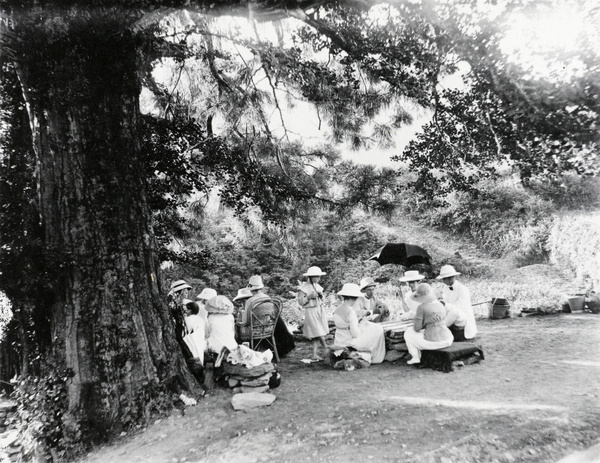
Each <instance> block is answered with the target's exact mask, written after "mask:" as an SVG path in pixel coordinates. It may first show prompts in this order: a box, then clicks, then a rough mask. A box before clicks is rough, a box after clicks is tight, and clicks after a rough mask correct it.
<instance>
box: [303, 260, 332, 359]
mask: <svg viewBox="0 0 600 463" xmlns="http://www.w3.org/2000/svg"><path fill="white" fill-rule="evenodd" d="M323 275H326V273H325V272H322V271H321V269H320V268H319V267H310V268H309V269H308V271H307V272H306V273H305V274H303V276H305V277H308V281H307V282H305V283H304V284H303V285H302V286H300V288H298V304H300V307H302V308H303V309H304V326H303V327H302V334H304V336H305V337H307V338H308V339H310V340H311V341H312V347H313V355H312V359H311V360H313V361H315V362H318V361H319V360H323V359H322V358H321V357H319V355H318V350H319V344H321V345H322V346H323V348H324V349H325V354H327V352H328V347H327V343H326V342H325V336H327V335H328V334H329V325H328V323H327V317H326V316H325V310H324V309H323V288H322V287H321V285H319V281H320V280H321V276H323Z"/></svg>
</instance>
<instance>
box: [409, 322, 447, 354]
mask: <svg viewBox="0 0 600 463" xmlns="http://www.w3.org/2000/svg"><path fill="white" fill-rule="evenodd" d="M452 341H453V339H449V340H447V341H427V340H426V339H425V331H423V330H422V331H419V332H416V331H415V329H414V328H409V329H407V330H406V331H405V332H404V342H405V343H406V347H407V348H408V353H409V354H410V355H411V356H412V358H413V359H416V360H418V361H419V362H420V361H421V351H422V350H424V349H425V350H437V349H443V348H444V347H448V346H449V345H451V344H452Z"/></svg>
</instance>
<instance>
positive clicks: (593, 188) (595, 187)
mask: <svg viewBox="0 0 600 463" xmlns="http://www.w3.org/2000/svg"><path fill="white" fill-rule="evenodd" d="M528 187H529V189H530V190H531V191H533V192H535V193H536V194H537V195H538V196H540V197H541V198H542V199H544V200H547V201H551V202H552V203H553V204H554V206H555V207H556V208H557V209H566V210H582V209H583V210H589V211H591V210H597V209H599V208H600V178H598V177H582V176H578V175H575V174H564V175H562V176H560V177H558V178H556V179H548V178H547V177H544V178H535V179H532V180H530V181H529V184H528Z"/></svg>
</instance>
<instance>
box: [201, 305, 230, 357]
mask: <svg viewBox="0 0 600 463" xmlns="http://www.w3.org/2000/svg"><path fill="white" fill-rule="evenodd" d="M206 311H207V312H208V333H209V334H208V343H207V344H208V349H209V350H210V351H211V352H214V353H216V354H219V353H221V350H222V349H223V347H227V348H228V349H229V350H230V351H232V350H234V349H236V348H237V346H238V343H237V342H236V340H235V320H234V319H233V315H232V313H233V303H232V302H231V301H230V300H229V299H227V298H226V297H225V296H215V297H213V298H212V299H210V300H208V301H207V302H206Z"/></svg>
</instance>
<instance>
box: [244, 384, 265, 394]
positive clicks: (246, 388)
mask: <svg viewBox="0 0 600 463" xmlns="http://www.w3.org/2000/svg"><path fill="white" fill-rule="evenodd" d="M240 389H241V390H242V392H244V393H248V392H258V393H261V392H267V391H268V390H269V385H268V384H265V385H264V386H242V387H240Z"/></svg>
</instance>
